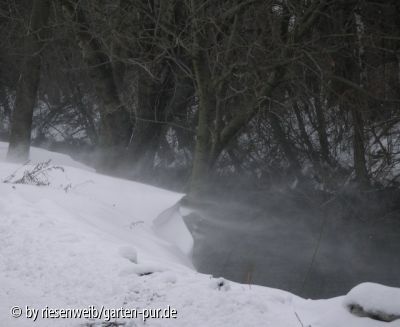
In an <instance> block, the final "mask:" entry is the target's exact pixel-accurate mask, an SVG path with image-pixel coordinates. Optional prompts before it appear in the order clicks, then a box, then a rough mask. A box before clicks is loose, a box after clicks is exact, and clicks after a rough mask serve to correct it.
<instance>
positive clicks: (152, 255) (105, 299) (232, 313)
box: [0, 143, 400, 327]
mask: <svg viewBox="0 0 400 327" xmlns="http://www.w3.org/2000/svg"><path fill="white" fill-rule="evenodd" d="M6 150H7V144H5V143H0V157H2V158H5V154H6ZM48 159H52V162H51V163H54V164H55V165H60V166H62V167H63V170H61V169H50V170H48V171H47V173H46V174H44V175H43V176H41V178H43V179H45V180H46V181H48V183H49V185H48V186H36V185H25V184H15V183H14V182H15V181H17V180H18V179H20V178H21V176H23V175H24V172H25V171H26V170H29V171H32V169H33V168H34V167H35V164H36V163H38V162H44V161H47V160H48ZM0 179H2V180H3V181H4V180H7V181H8V183H0V326H6V327H24V326H33V325H35V326H44V327H47V326H56V327H57V326H65V327H67V326H68V327H74V326H102V325H101V321H100V320H97V321H89V322H91V324H87V323H88V320H84V319H83V320H81V319H62V318H59V319H49V318H47V319H45V318H42V317H41V316H40V314H38V318H37V320H36V321H35V322H33V319H28V318H26V317H25V316H26V313H27V311H26V309H27V308H26V306H28V307H29V308H28V309H30V310H31V309H36V310H45V309H46V307H48V308H49V310H50V309H60V308H73V309H75V308H76V309H85V308H89V307H90V306H95V307H96V308H100V307H102V306H103V307H104V308H106V309H110V310H112V309H117V308H121V307H124V308H129V309H140V310H143V309H150V308H153V309H159V308H161V309H163V308H168V307H170V308H173V309H176V311H177V318H176V319H174V318H171V319H166V318H165V319H156V318H149V319H147V320H146V321H145V322H144V321H143V319H142V318H143V317H138V318H136V319H130V320H125V322H126V324H125V326H127V327H129V326H131V327H132V326H182V327H183V326H211V327H222V326H239V327H242V326H243V327H245V326H271V327H291V326H293V327H299V326H302V325H303V326H312V327H334V326H335V327H336V326H352V327H369V326H371V327H372V326H378V327H379V326H390V327H392V326H396V327H400V321H394V322H392V323H383V322H379V321H376V320H372V319H369V318H361V317H357V316H355V315H353V314H351V313H350V312H349V310H348V308H347V307H346V305H343V303H344V301H347V300H348V299H349V298H351V296H352V295H351V294H352V293H351V292H350V294H349V295H347V296H346V297H338V298H334V299H328V300H318V301H312V300H305V299H302V298H300V297H297V296H296V295H293V294H290V293H288V292H285V291H281V290H277V289H271V288H266V287H261V286H255V285H246V284H238V283H234V282H231V281H228V280H225V279H224V278H222V277H219V276H216V278H214V277H213V276H209V275H205V274H200V273H197V272H196V271H195V270H194V268H193V266H192V264H191V260H190V253H191V250H192V247H193V239H192V237H191V235H190V233H189V231H188V230H187V228H186V226H185V224H184V222H183V219H182V216H181V212H183V211H184V210H180V208H179V205H178V204H177V203H178V202H179V200H180V199H181V198H182V196H183V195H182V194H178V193H174V192H170V191H167V190H162V189H159V188H155V187H152V186H148V185H144V184H140V183H135V182H132V181H126V180H122V179H117V178H112V177H108V176H103V175H100V174H96V173H95V172H94V171H93V170H92V169H90V168H88V167H86V166H84V165H81V164H79V163H77V162H75V161H73V160H72V159H71V158H69V157H68V156H65V155H61V154H56V153H52V152H48V151H45V150H41V149H35V148H33V149H32V151H31V162H30V164H28V165H24V166H21V165H16V164H10V163H7V162H5V161H4V160H2V161H1V160H0ZM379 291H382V294H383V295H382V297H383V298H385V296H386V298H387V299H388V298H390V297H392V300H393V303H392V304H391V303H390V300H387V301H385V302H384V301H381V300H380V299H381V296H379V297H378V298H377V299H376V301H377V302H376V303H375V302H373V301H372V300H371V302H369V303H370V305H371V306H372V307H377V308H378V307H379V308H382V307H381V306H383V307H384V308H387V309H388V310H389V309H390V310H392V309H395V304H394V303H395V301H397V302H396V303H400V302H398V292H396V291H398V290H395V291H393V293H391V292H388V293H387V290H386V291H383V289H381V288H380V289H379ZM354 292H355V291H354ZM354 292H353V293H354ZM372 293H377V294H378V293H379V292H378V291H375V290H374V292H372ZM384 293H385V294H386V295H385V294H384ZM373 296H374V294H371V295H370V297H371V298H372V297H373ZM391 305H393V306H391ZM13 306H20V307H21V308H22V317H20V318H13V317H11V314H10V310H11V308H12V307H13ZM32 312H33V311H32V310H31V311H29V313H32ZM108 312H111V311H108ZM391 312H392V311H391ZM103 319H105V317H104V316H103ZM111 320H112V321H114V320H113V319H111ZM117 321H118V322H122V321H123V319H118V320H117ZM84 323H85V324H84ZM103 326H104V325H103Z"/></svg>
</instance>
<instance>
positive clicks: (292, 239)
mask: <svg viewBox="0 0 400 327" xmlns="http://www.w3.org/2000/svg"><path fill="white" fill-rule="evenodd" d="M362 215H363V214H362V213H360V215H359V216H357V215H353V216H347V215H346V214H345V213H344V212H342V211H341V210H339V209H338V208H328V209H321V210H311V209H307V208H295V207H294V206H291V205H288V203H285V201H282V203H281V205H279V202H278V203H276V204H275V205H274V206H273V207H271V206H270V205H267V204H260V203H257V204H255V205H250V204H247V205H244V204H241V203H240V204H239V203H238V202H235V201H231V202H225V203H223V202H214V203H208V204H206V205H203V206H202V208H201V209H197V210H196V212H195V213H192V214H190V215H189V216H187V217H186V218H185V220H186V222H187V224H188V226H189V228H190V230H191V231H192V233H193V236H194V239H195V248H194V254H193V256H194V264H195V266H196V267H197V269H198V270H199V271H200V272H203V273H208V274H212V275H214V276H223V277H225V278H227V279H231V280H234V281H237V282H241V283H250V284H258V285H265V286H269V287H274V288H280V289H284V290H288V291H290V292H293V293H295V294H297V295H300V296H303V297H310V298H326V297H333V296H337V295H342V294H346V293H347V292H348V291H349V290H350V289H351V288H352V287H354V286H355V285H356V284H358V283H361V282H365V281H371V282H378V283H383V284H386V285H392V286H397V287H399V286H400V274H399V271H400V255H399V254H400V242H399V241H398V240H399V236H400V221H399V219H398V218H397V216H396V214H393V215H391V214H387V215H386V216H383V217H372V218H371V217H368V218H366V217H363V216H362Z"/></svg>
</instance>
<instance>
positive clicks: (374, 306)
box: [344, 283, 400, 317]
mask: <svg viewBox="0 0 400 327" xmlns="http://www.w3.org/2000/svg"><path fill="white" fill-rule="evenodd" d="M344 304H345V305H346V306H348V307H349V306H354V305H358V306H359V307H361V308H363V310H364V311H366V312H371V313H373V314H376V313H384V314H386V315H393V316H399V317H400V289H399V288H395V287H389V286H384V285H380V284H376V283H362V284H360V285H357V286H356V287H354V288H353V289H352V290H351V291H350V292H349V293H348V294H347V295H346V297H345V299H344Z"/></svg>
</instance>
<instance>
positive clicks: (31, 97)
mask: <svg viewBox="0 0 400 327" xmlns="http://www.w3.org/2000/svg"><path fill="white" fill-rule="evenodd" d="M49 7H50V1H49V0H35V1H33V4H32V15H31V25H30V26H29V31H28V33H27V35H26V36H25V39H24V55H25V58H24V60H23V63H22V69H21V74H20V77H19V80H18V85H17V93H16V99H15V108H14V112H13V115H12V125H11V135H10V144H9V148H8V153H7V158H8V159H9V160H11V161H16V162H23V161H26V160H28V158H29V147H30V143H31V130H32V117H33V109H34V106H35V102H36V96H37V90H38V87H39V80H40V69H41V56H40V52H41V49H42V47H43V40H42V39H43V34H44V32H43V30H44V28H45V26H46V24H47V21H48V17H49Z"/></svg>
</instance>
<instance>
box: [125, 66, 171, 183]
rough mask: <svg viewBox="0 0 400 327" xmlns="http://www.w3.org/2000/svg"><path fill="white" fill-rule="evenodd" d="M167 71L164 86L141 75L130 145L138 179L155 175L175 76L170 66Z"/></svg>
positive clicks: (166, 68) (130, 152)
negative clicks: (155, 164) (153, 170)
mask: <svg viewBox="0 0 400 327" xmlns="http://www.w3.org/2000/svg"><path fill="white" fill-rule="evenodd" d="M163 70H164V71H163V72H162V73H160V75H161V78H162V81H161V82H158V81H155V80H154V79H152V78H151V77H150V76H149V75H148V73H147V72H144V71H141V72H138V77H139V78H138V83H137V84H138V85H137V103H136V110H135V125H134V128H133V133H132V138H131V141H130V143H129V155H130V157H131V158H132V160H131V161H132V162H133V165H134V169H133V171H134V175H136V176H134V177H140V176H142V175H149V174H151V173H152V169H153V167H154V157H155V155H156V152H157V150H158V147H159V145H160V138H161V137H162V135H163V133H164V132H165V130H166V123H167V121H168V117H167V112H166V111H167V106H168V102H169V100H170V98H171V97H170V94H169V91H170V89H171V88H172V85H171V77H172V76H171V74H170V72H169V68H168V66H167V65H165V66H164V68H163Z"/></svg>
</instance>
